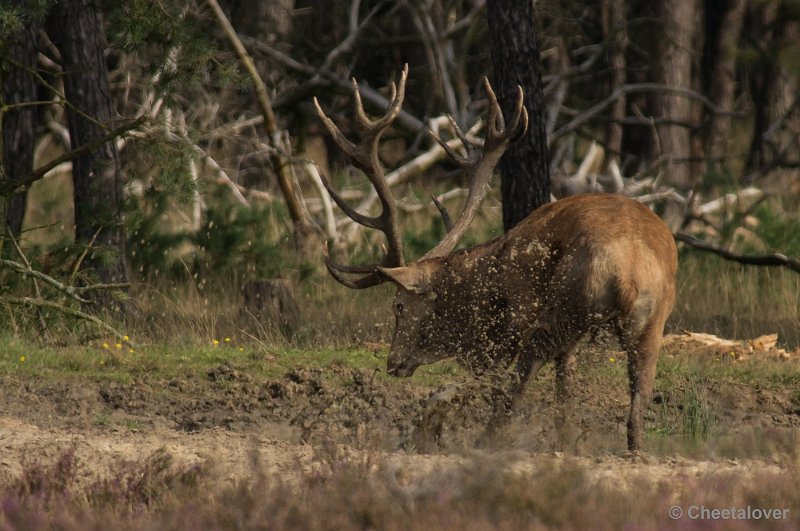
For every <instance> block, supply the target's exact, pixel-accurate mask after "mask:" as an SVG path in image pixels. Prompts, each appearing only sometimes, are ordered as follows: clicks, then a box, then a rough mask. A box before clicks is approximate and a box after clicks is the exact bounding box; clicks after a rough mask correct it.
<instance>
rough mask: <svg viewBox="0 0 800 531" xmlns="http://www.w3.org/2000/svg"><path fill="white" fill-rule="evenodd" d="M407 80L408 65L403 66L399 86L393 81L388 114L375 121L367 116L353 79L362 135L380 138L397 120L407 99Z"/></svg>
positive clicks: (354, 97)
mask: <svg viewBox="0 0 800 531" xmlns="http://www.w3.org/2000/svg"><path fill="white" fill-rule="evenodd" d="M407 78H408V63H406V64H405V65H404V66H403V71H402V72H401V73H400V81H399V82H398V84H395V82H394V81H392V82H391V84H390V85H389V87H390V89H391V91H392V95H391V97H390V98H389V106H388V107H387V109H386V113H385V114H384V115H383V116H381V117H380V118H377V119H375V120H373V119H372V118H370V117H369V116H367V113H366V111H364V104H363V103H362V102H361V93H360V92H359V90H358V81H356V79H355V78H353V81H352V82H353V101H354V107H355V113H356V121H357V123H358V125H359V127H360V128H361V129H362V131H361V133H362V135H364V136H365V137H369V136H371V135H375V136H380V135H381V133H383V131H384V129H386V128H387V127H388V126H389V125H390V124H391V123H392V122H393V121H394V120H395V118H397V115H398V114H400V109H401V108H402V107H403V100H404V99H405V94H406V79H407Z"/></svg>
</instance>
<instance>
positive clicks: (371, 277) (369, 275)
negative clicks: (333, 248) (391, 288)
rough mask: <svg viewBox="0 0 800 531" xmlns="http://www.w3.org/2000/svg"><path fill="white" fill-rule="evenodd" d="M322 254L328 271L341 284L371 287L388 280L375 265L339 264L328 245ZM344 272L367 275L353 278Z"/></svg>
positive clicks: (353, 287) (352, 287)
mask: <svg viewBox="0 0 800 531" xmlns="http://www.w3.org/2000/svg"><path fill="white" fill-rule="evenodd" d="M322 254H323V255H324V258H325V267H326V268H327V269H328V273H330V274H331V276H332V277H333V278H334V279H335V280H336V281H337V282H338V283H339V284H342V285H343V286H346V287H348V288H350V289H364V288H371V287H372V286H377V285H378V284H380V283H382V282H385V281H386V278H385V277H383V276H382V275H380V273H378V271H377V269H376V266H374V265H370V266H367V265H364V266H343V265H341V264H337V263H336V262H334V261H333V259H332V258H331V257H330V255H329V254H328V247H327V246H324V247H323V251H322ZM343 273H347V274H351V273H365V276H363V277H360V278H357V279H355V280H351V279H349V278H347V277H346V276H345V275H343Z"/></svg>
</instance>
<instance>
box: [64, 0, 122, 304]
mask: <svg viewBox="0 0 800 531" xmlns="http://www.w3.org/2000/svg"><path fill="white" fill-rule="evenodd" d="M48 22H49V33H50V36H51V38H52V39H53V41H54V43H55V44H56V46H58V49H59V51H60V52H61V66H62V68H63V71H64V77H63V79H64V93H65V96H66V98H67V100H68V101H69V102H70V103H71V104H72V105H73V106H74V107H75V108H77V109H78V110H79V111H80V113H79V112H76V111H75V110H74V109H72V108H68V109H67V120H68V122H69V133H70V139H71V142H72V146H71V147H72V149H76V148H78V147H80V146H82V145H85V144H88V143H89V142H91V141H92V140H95V139H97V138H99V137H102V136H103V135H104V134H106V133H107V130H108V125H109V124H110V122H111V96H110V92H109V85H108V69H107V66H106V62H105V57H104V52H105V48H106V39H105V34H104V32H103V26H102V23H101V20H100V16H99V12H98V9H97V6H96V4H95V2H94V1H93V0H61V1H60V2H58V3H57V4H56V6H55V8H54V10H53V12H52V13H51V15H50V19H49V21H48ZM72 180H73V184H74V202H75V241H76V242H77V243H79V244H83V245H91V247H92V250H91V251H90V252H89V253H88V255H87V257H86V260H85V261H84V266H83V267H84V269H91V270H92V271H93V273H94V274H95V275H96V276H97V277H99V280H100V281H101V282H126V281H127V279H128V272H127V268H126V260H125V236H124V230H123V223H122V213H121V207H122V186H121V184H122V183H121V176H120V164H119V155H118V153H117V148H116V146H115V144H114V142H113V141H110V142H107V143H106V144H104V145H103V146H102V147H100V148H99V149H97V150H95V151H93V152H91V153H89V154H87V155H82V156H80V157H77V158H76V159H75V160H73V162H72ZM96 293H97V294H98V295H97V296H96V301H95V302H97V303H99V304H100V305H101V306H103V307H106V308H109V309H114V310H117V309H120V307H119V305H118V304H117V303H115V302H114V299H113V298H112V295H111V294H109V293H107V292H105V291H98V292H96Z"/></svg>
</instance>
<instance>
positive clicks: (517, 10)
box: [486, 0, 550, 230]
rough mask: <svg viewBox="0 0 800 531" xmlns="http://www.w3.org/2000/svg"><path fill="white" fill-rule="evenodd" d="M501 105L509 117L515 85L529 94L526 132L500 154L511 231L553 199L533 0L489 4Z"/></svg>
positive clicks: (506, 220) (505, 211)
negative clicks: (501, 156) (503, 153)
mask: <svg viewBox="0 0 800 531" xmlns="http://www.w3.org/2000/svg"><path fill="white" fill-rule="evenodd" d="M486 9H487V16H488V21H489V34H490V39H491V48H492V62H493V63H494V69H493V71H494V87H495V90H496V91H497V96H498V100H499V101H500V107H501V108H502V109H503V113H504V114H505V115H506V116H510V115H511V113H512V109H513V107H514V103H515V101H516V97H517V96H516V94H517V87H518V86H520V87H522V90H523V92H524V93H525V108H526V109H527V111H528V132H527V134H526V135H524V136H523V137H522V138H521V139H520V140H518V141H517V142H516V143H514V144H512V145H511V147H510V148H509V149H508V151H507V152H506V153H505V155H503V158H502V159H500V164H499V167H500V176H501V188H502V197H503V228H504V229H505V230H509V229H510V228H512V227H513V226H514V225H516V224H517V223H518V222H520V221H521V220H523V219H525V217H527V215H528V214H530V213H531V212H532V211H533V210H534V209H536V208H537V207H539V206H541V205H543V204H545V203H547V202H549V201H550V168H549V162H550V160H549V156H548V153H547V133H546V128H545V118H544V94H543V93H542V78H541V72H542V66H541V61H540V59H539V46H538V43H537V38H536V28H535V26H534V20H533V2H532V1H531V0H524V1H521V0H489V1H488V2H487V3H486Z"/></svg>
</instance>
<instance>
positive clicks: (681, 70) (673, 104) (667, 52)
mask: <svg viewBox="0 0 800 531" xmlns="http://www.w3.org/2000/svg"><path fill="white" fill-rule="evenodd" d="M658 9H659V13H658V17H659V21H660V22H661V24H662V27H661V31H662V32H663V33H662V35H663V40H662V41H661V43H660V46H659V50H658V56H657V57H656V58H655V59H656V64H655V68H654V73H655V76H654V77H655V81H656V82H658V83H662V84H664V85H669V86H671V87H682V88H693V86H692V85H693V83H692V81H693V77H692V67H693V61H694V60H695V59H696V54H695V53H694V50H695V49H696V45H697V37H698V33H699V27H700V23H701V20H702V17H701V13H702V12H701V9H700V3H699V0H661V2H660V3H659V7H658ZM653 115H654V117H656V118H661V119H666V120H669V121H671V122H675V123H672V124H664V125H659V126H657V127H656V129H657V130H658V136H659V141H660V146H656V150H655V153H654V154H653V155H654V157H662V158H663V160H664V165H663V168H664V173H665V178H666V180H667V182H669V183H671V184H673V185H675V186H677V187H679V188H681V189H689V188H690V187H691V185H692V183H693V178H692V175H691V171H690V170H691V166H690V162H689V161H690V159H691V154H692V138H691V131H690V129H689V127H688V124H690V123H691V120H692V102H691V100H689V99H688V98H686V97H683V96H680V95H676V94H669V93H658V94H654V95H653Z"/></svg>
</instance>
